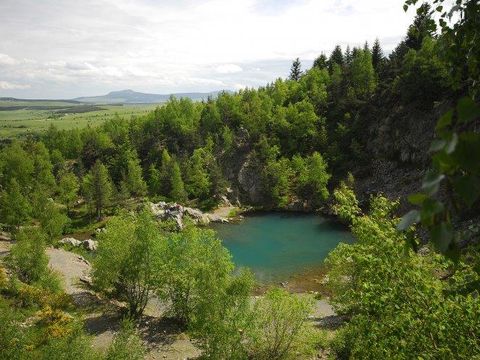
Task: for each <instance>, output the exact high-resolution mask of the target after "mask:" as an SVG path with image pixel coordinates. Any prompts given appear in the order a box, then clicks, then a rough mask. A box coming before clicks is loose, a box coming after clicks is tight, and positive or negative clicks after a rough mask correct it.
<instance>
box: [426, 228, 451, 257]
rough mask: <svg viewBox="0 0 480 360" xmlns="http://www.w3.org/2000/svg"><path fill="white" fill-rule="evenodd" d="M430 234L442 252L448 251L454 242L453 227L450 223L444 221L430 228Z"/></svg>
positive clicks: (436, 246) (434, 243)
mask: <svg viewBox="0 0 480 360" xmlns="http://www.w3.org/2000/svg"><path fill="white" fill-rule="evenodd" d="M430 236H431V237H432V243H433V245H434V246H435V248H436V249H437V250H438V251H440V252H441V253H446V252H447V251H448V249H449V248H450V246H451V244H452V242H453V228H452V225H451V224H449V223H445V222H442V223H440V224H437V225H435V226H433V227H432V228H431V229H430Z"/></svg>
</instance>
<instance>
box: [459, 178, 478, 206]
mask: <svg viewBox="0 0 480 360" xmlns="http://www.w3.org/2000/svg"><path fill="white" fill-rule="evenodd" d="M453 188H454V189H455V192H456V193H457V194H458V195H459V196H460V197H461V199H462V200H463V201H464V202H465V204H467V206H468V207H471V206H472V205H473V204H474V203H475V201H477V199H478V198H479V196H480V178H479V177H478V176H475V175H473V174H468V175H464V176H460V177H457V178H456V179H454V180H453Z"/></svg>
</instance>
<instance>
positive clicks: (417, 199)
mask: <svg viewBox="0 0 480 360" xmlns="http://www.w3.org/2000/svg"><path fill="white" fill-rule="evenodd" d="M427 198H428V196H427V195H425V194H423V193H416V194H411V195H409V196H408V201H409V202H410V204H413V205H422V204H423V202H424V201H425V199H427Z"/></svg>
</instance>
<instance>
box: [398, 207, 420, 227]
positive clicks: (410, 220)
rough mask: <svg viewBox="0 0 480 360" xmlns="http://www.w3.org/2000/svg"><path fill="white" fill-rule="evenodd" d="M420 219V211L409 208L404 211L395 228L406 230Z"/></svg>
mask: <svg viewBox="0 0 480 360" xmlns="http://www.w3.org/2000/svg"><path fill="white" fill-rule="evenodd" d="M419 221H420V212H419V211H418V210H411V211H409V212H408V213H406V214H405V215H404V216H403V217H402V220H400V222H399V223H398V225H397V230H399V231H404V230H407V229H408V228H409V227H410V226H412V225H413V224H416V223H418V222H419Z"/></svg>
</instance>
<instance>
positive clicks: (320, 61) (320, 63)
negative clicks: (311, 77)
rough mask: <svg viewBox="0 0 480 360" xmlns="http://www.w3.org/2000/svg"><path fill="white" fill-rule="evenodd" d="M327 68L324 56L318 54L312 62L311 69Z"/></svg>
mask: <svg viewBox="0 0 480 360" xmlns="http://www.w3.org/2000/svg"><path fill="white" fill-rule="evenodd" d="M327 66H328V64H327V57H326V56H325V54H323V53H322V54H320V56H319V57H317V58H316V59H315V61H314V62H313V67H317V68H319V69H326V68H327Z"/></svg>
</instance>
